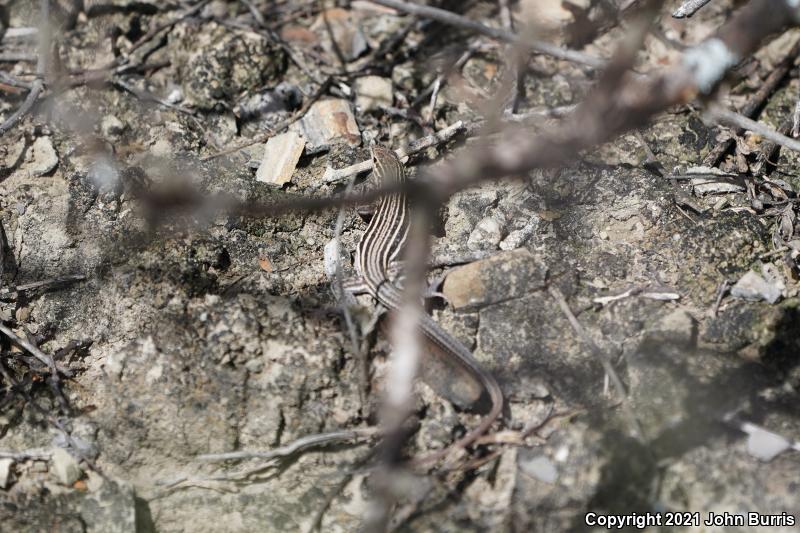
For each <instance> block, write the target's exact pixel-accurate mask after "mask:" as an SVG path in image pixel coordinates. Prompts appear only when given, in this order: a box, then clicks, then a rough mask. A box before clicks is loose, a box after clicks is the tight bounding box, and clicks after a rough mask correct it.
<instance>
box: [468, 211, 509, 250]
mask: <svg viewBox="0 0 800 533" xmlns="http://www.w3.org/2000/svg"><path fill="white" fill-rule="evenodd" d="M504 226H505V220H504V219H503V218H502V217H500V216H499V214H497V213H495V214H494V215H491V216H486V217H483V218H482V219H481V220H480V221H479V222H478V224H477V225H476V226H475V229H474V230H472V233H470V234H469V238H468V239H467V248H469V249H470V250H494V249H496V248H497V245H498V244H500V241H501V240H502V239H503V227H504Z"/></svg>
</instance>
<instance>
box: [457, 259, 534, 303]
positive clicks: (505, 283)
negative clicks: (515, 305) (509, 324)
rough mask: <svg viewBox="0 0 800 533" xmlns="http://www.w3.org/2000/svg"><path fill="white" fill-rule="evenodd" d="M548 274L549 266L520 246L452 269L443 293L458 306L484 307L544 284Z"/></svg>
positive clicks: (520, 294)
mask: <svg viewBox="0 0 800 533" xmlns="http://www.w3.org/2000/svg"><path fill="white" fill-rule="evenodd" d="M546 274H547V267H546V266H545V265H544V264H542V263H541V262H540V261H539V260H538V259H537V258H535V257H534V256H533V254H531V253H530V252H529V251H528V250H527V249H525V248H520V249H518V250H514V251H510V252H501V253H498V254H497V255H493V256H492V257H489V258H487V259H482V260H480V261H475V262H473V263H470V264H468V265H464V266H462V267H458V268H456V269H453V271H452V272H450V274H448V276H447V278H446V279H445V280H444V288H443V293H444V296H445V298H446V299H447V301H448V302H450V304H451V305H452V306H453V307H454V308H455V309H464V308H478V307H484V306H487V305H491V304H494V303H497V302H501V301H503V300H509V299H511V298H515V297H519V296H522V295H524V294H526V293H528V292H531V291H534V290H536V289H540V288H542V287H544V284H545V276H546Z"/></svg>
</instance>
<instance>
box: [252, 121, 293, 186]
mask: <svg viewBox="0 0 800 533" xmlns="http://www.w3.org/2000/svg"><path fill="white" fill-rule="evenodd" d="M304 146H305V142H303V138H302V137H300V135H298V134H297V133H296V132H294V131H287V132H286V133H283V134H281V135H276V136H275V137H271V138H270V139H269V140H268V141H267V144H266V145H265V146H264V157H263V158H262V159H261V165H259V167H258V170H257V171H256V180H258V181H260V182H262V183H269V184H271V185H283V184H284V183H288V182H289V181H291V179H292V174H294V169H295V167H296V166H297V162H298V161H300V154H302V153H303V147H304Z"/></svg>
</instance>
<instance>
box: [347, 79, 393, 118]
mask: <svg viewBox="0 0 800 533" xmlns="http://www.w3.org/2000/svg"><path fill="white" fill-rule="evenodd" d="M354 88H355V91H356V107H358V108H359V109H361V110H362V111H373V110H375V109H381V108H384V107H387V106H390V105H392V100H393V97H394V93H393V92H392V80H390V79H389V78H382V77H380V76H364V77H361V78H356V81H355V83H354Z"/></svg>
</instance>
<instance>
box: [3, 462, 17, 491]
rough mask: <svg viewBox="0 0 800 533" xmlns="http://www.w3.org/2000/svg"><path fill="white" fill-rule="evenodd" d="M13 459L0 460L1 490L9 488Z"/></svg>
mask: <svg viewBox="0 0 800 533" xmlns="http://www.w3.org/2000/svg"><path fill="white" fill-rule="evenodd" d="M13 464H14V460H13V459H0V489H5V488H6V487H8V480H9V478H10V477H11V466H12V465H13Z"/></svg>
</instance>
